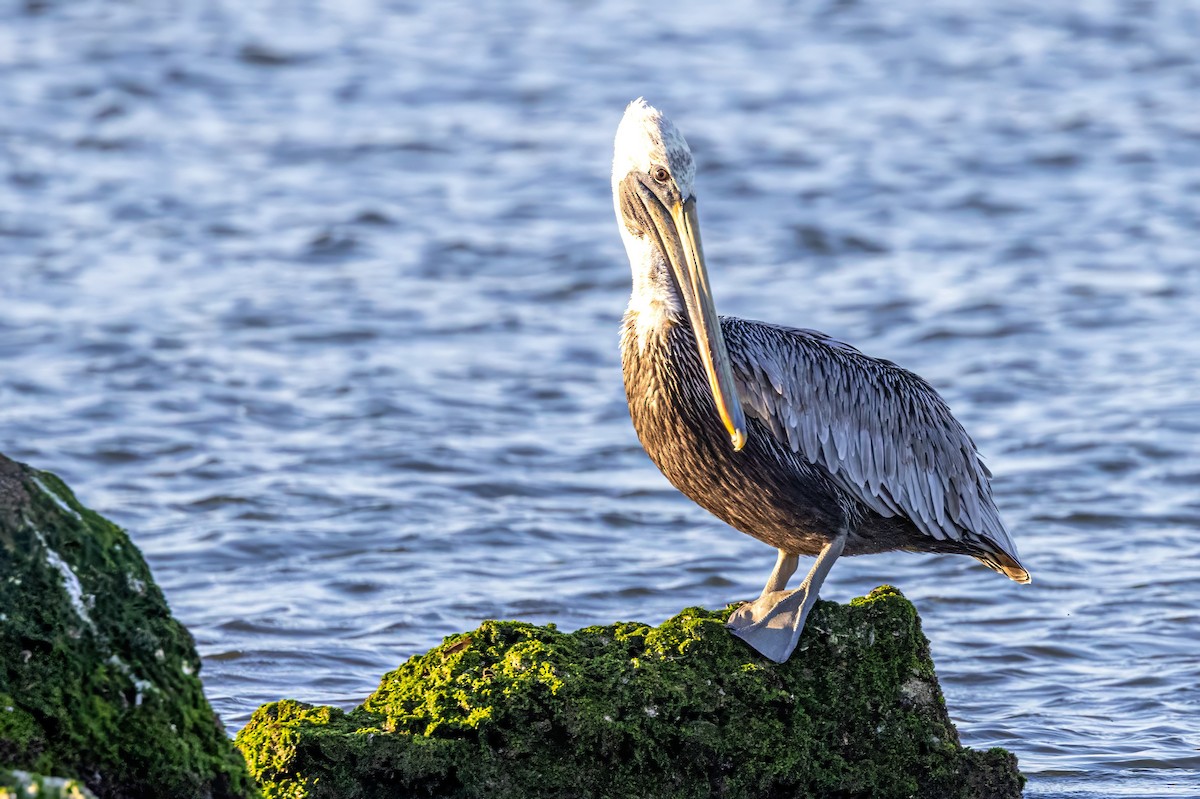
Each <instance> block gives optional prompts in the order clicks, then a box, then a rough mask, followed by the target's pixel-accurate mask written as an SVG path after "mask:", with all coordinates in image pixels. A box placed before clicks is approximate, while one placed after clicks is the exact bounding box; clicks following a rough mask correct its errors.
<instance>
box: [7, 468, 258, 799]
mask: <svg viewBox="0 0 1200 799" xmlns="http://www.w3.org/2000/svg"><path fill="white" fill-rule="evenodd" d="M199 671H200V658H199V657H198V656H197V654H196V648H195V644H194V642H193V641H192V637H191V635H190V634H188V631H187V630H186V629H184V627H183V625H181V624H180V623H179V622H177V621H175V619H173V618H172V617H171V613H170V610H169V608H168V607H167V603H166V600H165V599H164V598H163V595H162V592H161V591H160V590H159V589H158V586H156V585H155V584H154V580H153V579H152V578H151V576H150V570H149V568H148V567H147V566H146V562H145V561H144V560H143V559H142V556H141V553H140V552H138V550H137V548H136V547H134V546H133V544H132V543H131V542H130V540H129V537H128V536H127V535H126V534H125V532H124V531H123V530H121V529H120V528H119V527H117V526H116V525H114V524H113V523H112V522H110V521H108V520H107V519H104V518H102V517H101V516H99V515H97V514H95V513H93V512H92V511H90V510H88V509H87V508H85V507H83V506H82V505H80V504H79V502H78V500H76V499H75V497H74V495H72V493H71V491H70V490H69V489H68V488H67V487H66V486H65V485H63V483H62V482H61V481H60V480H59V479H58V478H57V477H55V476H54V475H52V474H50V473H49V472H41V471H38V470H36V469H31V468H30V467H28V466H24V465H22V464H18V463H14V462H13V461H11V460H9V459H7V458H5V457H4V456H2V455H0V772H3V771H4V770H6V769H17V770H25V771H30V772H36V773H38V774H45V775H58V776H70V777H76V778H78V779H80V780H81V781H82V782H83V783H84V784H85V785H86V786H87V787H88V788H89V789H90V790H91V791H93V792H94V793H95V794H96V796H98V797H100V799H116V798H117V797H120V798H121V799H125V798H126V797H129V798H130V799H133V798H134V797H170V798H171V799H191V798H192V797H194V798H195V799H226V798H228V799H234V797H247V796H256V795H257V790H256V789H255V787H254V785H253V782H252V781H251V780H250V779H249V777H248V775H247V773H246V769H245V763H244V762H243V761H242V758H241V756H240V755H239V754H238V753H237V751H236V750H234V748H233V747H232V745H231V743H230V741H229V739H228V738H227V737H226V735H225V732H224V730H223V729H222V726H221V724H220V722H219V721H218V720H217V717H216V716H215V715H214V714H213V711H212V708H211V707H209V704H208V701H207V700H206V699H205V698H204V693H203V692H202V690H201V687H200V680H199V678H198V677H197V674H198V672H199Z"/></svg>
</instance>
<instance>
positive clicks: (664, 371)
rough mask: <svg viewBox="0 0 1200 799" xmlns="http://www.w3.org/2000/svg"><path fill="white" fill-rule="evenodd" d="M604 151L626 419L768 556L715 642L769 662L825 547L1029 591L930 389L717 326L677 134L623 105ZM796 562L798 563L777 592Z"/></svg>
mask: <svg viewBox="0 0 1200 799" xmlns="http://www.w3.org/2000/svg"><path fill="white" fill-rule="evenodd" d="M614 151H615V152H614V157H613V172H612V187H613V201H614V204H615V206H616V211H617V220H618V222H619V227H620V230H621V238H622V240H623V241H624V242H625V249H626V251H627V252H628V254H629V261H630V265H631V266H632V268H633V293H632V295H631V297H630V299H629V308H628V310H627V311H626V312H625V318H624V322H623V325H622V328H621V361H622V366H623V371H624V375H625V393H626V396H627V398H628V400H629V413H630V416H631V417H632V418H633V426H634V428H635V429H636V430H637V434H638V438H639V439H641V442H642V446H643V447H645V449H646V452H647V453H648V454H649V455H650V458H651V460H653V461H654V463H655V464H656V465H657V466H658V468H659V469H661V470H662V472H663V474H664V475H666V477H667V479H668V480H670V481H671V483H672V484H673V485H674V486H675V487H676V488H678V489H679V490H680V491H682V492H683V493H684V494H686V495H687V496H689V497H691V498H692V499H693V500H694V501H695V502H697V503H698V504H699V505H700V506H701V507H703V508H706V509H707V510H709V511H710V512H712V513H713V514H715V515H716V516H717V517H718V518H720V519H721V520H722V521H724V522H726V523H727V524H729V525H731V526H733V527H735V528H737V529H738V530H741V531H742V532H744V533H748V534H749V535H752V536H754V537H755V538H757V539H759V540H761V541H764V542H766V543H767V544H770V545H771V546H773V547H775V548H776V549H777V550H778V551H779V552H778V558H777V560H776V562H775V568H774V570H773V571H772V572H771V576H770V578H769V579H768V580H767V584H766V587H764V588H763V590H762V594H761V595H760V596H759V598H758V599H756V600H755V601H753V602H749V603H746V604H744V605H742V606H741V607H740V608H738V609H737V610H736V611H734V613H733V614H732V615H731V616H730V618H729V622H728V626H729V627H730V629H731V630H732V631H733V633H734V634H735V635H737V636H738V637H740V638H742V639H743V640H745V641H746V642H747V643H749V644H750V645H751V646H752V647H754V648H755V649H756V650H758V651H759V652H760V653H762V654H763V655H766V656H767V657H769V658H771V659H772V660H775V661H777V662H780V663H782V662H784V661H785V660H787V658H788V656H789V655H791V653H792V651H793V650H794V649H795V648H796V643H797V641H798V640H799V637H800V631H801V630H802V629H803V628H804V620H805V619H806V618H807V616H808V612H809V610H810V609H811V608H812V606H813V603H814V602H815V601H816V598H817V592H818V590H820V587H821V583H822V582H823V581H824V579H825V577H826V575H827V574H828V573H829V568H830V567H831V566H832V565H833V562H834V561H835V560H836V559H837V558H838V557H840V556H841V555H866V554H871V553H876V552H887V551H890V550H895V549H899V550H909V551H921V552H955V553H960V554H964V555H971V556H972V557H975V558H977V559H978V560H980V561H982V562H983V563H984V564H985V565H987V566H988V567H990V568H992V569H994V570H996V571H998V572H1001V573H1003V574H1005V575H1007V576H1008V577H1010V578H1012V579H1013V580H1015V581H1016V582H1019V583H1027V582H1029V574H1028V572H1026V571H1025V569H1024V568H1022V567H1021V564H1020V562H1019V561H1018V560H1017V548H1016V545H1015V544H1014V543H1013V540H1012V538H1010V537H1009V535H1008V533H1007V532H1006V531H1005V529H1004V525H1003V524H1002V523H1001V522H1000V516H999V514H998V512H997V510H996V505H995V503H994V502H993V501H992V491H991V484H990V482H989V478H990V477H991V473H990V472H989V471H988V469H987V467H986V466H984V464H983V462H982V461H981V460H980V458H979V454H978V452H977V451H976V449H975V443H974V442H973V441H972V440H971V437H970V436H968V435H967V433H966V431H965V430H963V428H962V425H960V424H959V423H958V421H957V420H956V419H955V418H954V417H953V416H952V415H951V414H950V409H949V408H947V407H946V403H945V402H944V401H943V400H942V398H941V397H940V396H938V394H937V392H936V391H934V389H933V388H932V387H931V386H930V385H929V384H928V383H926V382H925V381H924V380H922V379H921V378H920V377H918V376H917V375H915V374H913V373H912V372H909V371H906V370H905V369H902V368H900V367H899V366H897V365H895V364H894V363H891V362H890V361H884V360H880V359H878V358H872V357H870V356H869V355H864V354H863V353H861V352H859V351H858V350H857V349H855V348H854V347H852V346H850V345H849V344H844V343H842V342H841V341H838V340H836V339H833V338H831V337H829V336H827V335H825V334H823V333H818V332H816V331H814V330H802V329H797V328H793V327H783V326H781V325H772V324H767V323H765V322H754V321H750V320H746V319H736V318H733V317H728V316H726V317H718V316H717V312H716V309H715V308H714V306H713V300H712V294H711V292H710V290H709V286H708V275H707V272H706V270H705V264H704V252H703V250H702V249H701V247H700V228H699V225H698V221H697V216H696V195H695V191H694V189H693V180H694V178H695V173H696V170H695V166H694V164H693V162H692V154H691V151H690V150H689V149H688V146H687V142H686V141H684V139H683V136H682V135H681V134H680V132H679V130H678V129H677V128H676V127H675V126H674V125H673V124H671V122H670V120H668V119H667V118H666V117H665V116H663V114H662V113H661V112H659V111H658V110H657V109H655V108H652V107H651V106H650V105H648V104H647V103H646V102H645V101H644V100H642V99H640V98H639V99H638V100H635V101H634V102H632V103H630V104H629V107H628V108H627V109H626V111H625V116H624V118H623V119H622V120H621V124H620V127H619V128H618V129H617V137H616V143H615V147H614ZM800 555H816V556H817V560H816V563H815V564H813V567H812V570H811V571H810V572H809V573H808V576H807V577H805V578H804V581H803V582H802V583H801V584H800V586H799V588H797V589H795V590H794V591H786V590H784V589H785V587H786V585H787V582H788V579H789V578H790V577H791V576H792V574H793V573H794V572H795V571H796V566H797V563H798V556H800Z"/></svg>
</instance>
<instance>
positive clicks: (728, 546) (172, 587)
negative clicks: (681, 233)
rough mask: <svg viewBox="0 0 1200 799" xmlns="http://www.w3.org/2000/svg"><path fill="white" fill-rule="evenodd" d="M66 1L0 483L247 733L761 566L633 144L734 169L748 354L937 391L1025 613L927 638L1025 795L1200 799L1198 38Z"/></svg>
mask: <svg viewBox="0 0 1200 799" xmlns="http://www.w3.org/2000/svg"><path fill="white" fill-rule="evenodd" d="M164 5H165V4H161V3H153V2H136V1H135V0H129V1H128V2H87V1H86V0H72V2H54V1H53V0H26V2H24V3H23V4H22V3H13V4H9V5H6V6H5V8H4V10H3V12H2V14H3V17H2V19H0V451H3V452H5V453H6V454H8V455H10V456H12V457H14V458H17V459H20V460H23V461H27V462H29V463H32V464H35V465H37V466H40V467H42V468H48V469H51V470H54V471H56V472H58V473H59V474H61V475H62V476H63V477H64V478H65V479H66V480H67V481H68V482H69V483H70V484H71V485H72V486H73V487H74V488H75V490H76V491H77V492H78V494H79V495H80V497H81V498H82V499H83V500H84V501H85V502H86V503H87V504H89V505H90V506H92V507H94V508H96V509H97V510H100V511H101V512H103V513H105V514H107V515H108V516H110V517H111V518H113V519H115V520H117V521H119V522H120V523H121V524H123V525H125V526H127V527H128V528H129V529H130V531H131V533H132V534H133V536H134V539H135V541H136V542H137V543H138V544H139V545H140V546H141V548H142V549H143V551H144V552H145V553H146V556H147V557H148V559H149V560H150V562H151V565H152V567H153V569H154V572H155V575H156V577H157V578H158V580H159V582H160V583H161V585H162V586H163V588H164V590H165V591H166V593H167V595H168V597H169V599H170V601H171V603H172V606H173V608H174V610H175V612H176V614H177V615H178V616H179V617H180V618H181V619H182V620H183V621H184V622H185V623H186V624H187V625H188V626H189V628H190V629H191V630H192V631H193V633H194V634H195V636H196V638H197V642H198V644H199V647H200V650H201V653H202V654H203V656H204V660H205V666H204V673H203V677H204V681H205V686H206V689H207V691H208V694H209V697H210V698H211V700H212V701H213V704H214V706H215V707H216V708H217V710H218V712H219V713H220V714H221V716H222V718H223V719H224V721H225V722H226V724H227V725H228V726H229V727H230V729H231V730H233V729H237V728H238V727H240V726H241V725H242V724H244V723H245V721H246V719H247V718H248V717H249V715H250V713H251V712H252V711H253V710H254V708H255V707H257V706H258V705H259V704H260V703H262V702H266V701H269V700H273V699H278V698H281V697H285V696H286V697H295V698H299V699H304V700H308V701H315V702H332V703H337V704H340V705H343V706H346V707H349V706H352V705H354V704H356V703H357V702H359V701H361V699H362V698H363V697H364V696H365V695H366V694H367V693H369V692H370V691H371V690H372V689H373V688H374V687H375V685H376V683H377V681H378V679H379V677H380V676H381V675H382V673H383V672H384V671H386V670H388V669H390V668H392V667H394V666H395V665H396V664H398V663H399V662H401V661H403V660H404V659H405V658H407V657H408V656H410V655H412V654H414V653H418V652H421V651H424V650H425V649H427V648H428V647H430V646H432V645H433V644H436V643H437V642H438V641H439V640H440V638H441V637H442V636H443V635H445V634H448V633H451V632H455V631H459V630H463V629H468V628H471V627H473V626H475V625H476V624H477V623H478V622H479V621H480V620H481V619H483V618H487V617H506V618H507V617H516V618H522V619H527V620H530V621H534V622H539V623H541V622H550V621H552V622H555V623H557V624H558V625H560V626H561V627H563V628H565V629H573V628H577V627H580V626H584V625H587V624H593V623H607V622H611V621H613V620H616V619H641V620H645V621H650V622H657V621H659V620H661V619H663V618H665V617H667V616H669V615H671V614H673V613H674V612H675V611H677V610H679V609H681V608H683V607H685V606H687V605H692V604H704V605H708V606H710V607H716V606H721V605H723V604H725V603H727V602H729V601H731V600H734V599H739V598H743V599H744V598H748V597H750V596H752V595H754V594H756V593H757V591H758V590H759V589H760V588H761V585H762V582H763V580H764V579H765V577H766V574H767V572H768V571H769V570H770V567H771V565H772V563H773V558H774V555H773V553H772V552H771V551H770V550H769V549H768V548H767V547H766V546H765V545H762V544H760V543H758V542H756V541H754V540H752V539H750V538H748V537H745V536H742V535H740V534H738V533H736V532H733V531H731V530H729V529H728V528H725V527H724V526H722V525H721V524H720V523H719V522H717V521H716V520H714V519H713V518H711V517H709V516H707V515H706V514H705V513H704V512H703V511H701V510H700V509H699V508H697V507H695V506H694V505H692V504H691V503H690V502H689V501H687V500H686V499H684V498H682V497H681V496H679V495H678V494H676V493H675V492H674V491H673V490H672V489H671V488H670V486H669V485H668V484H667V483H666V482H665V480H664V479H663V478H662V477H661V476H660V475H659V474H658V473H657V471H656V470H655V469H654V467H653V466H652V465H651V464H650V463H649V461H648V460H647V459H646V457H645V455H644V454H643V453H642V451H641V449H640V447H639V445H638V443H637V440H636V438H635V436H634V434H633V431H632V428H631V426H630V424H629V420H628V416H627V413H626V410H625V405H624V395H623V391H622V388H621V379H620V370H619V365H618V352H617V332H616V331H617V325H618V320H619V318H620V314H621V312H622V310H623V307H624V304H625V301H626V297H627V294H628V291H629V271H628V266H627V264H626V263H625V260H624V253H623V250H622V248H621V246H620V242H619V239H618V237H617V233H616V225H615V222H614V220H613V216H612V206H611V199H610V197H609V184H608V169H609V159H610V155H611V141H612V135H613V133H614V131H615V128H616V124H617V122H618V120H619V119H620V116H621V112H622V110H623V108H624V105H625V104H626V103H627V102H628V101H629V100H631V99H633V98H634V97H637V96H639V95H645V96H646V97H647V98H648V99H649V100H650V101H651V102H652V103H654V104H656V105H658V106H659V107H661V108H663V109H664V110H666V111H667V112H668V113H669V114H670V115H671V116H672V117H673V119H674V120H675V121H676V122H677V123H678V124H679V126H680V127H681V128H682V129H683V130H684V132H685V133H686V135H687V136H688V139H689V141H690V143H691V145H692V148H693V150H694V151H695V153H696V157H697V159H698V162H699V165H700V172H699V175H698V178H697V184H698V191H699V197H700V209H701V222H702V226H703V231H704V243H705V249H706V251H707V254H708V260H709V267H710V272H711V276H712V282H713V287H714V292H715V295H716V298H717V301H718V308H719V309H720V310H721V312H723V313H727V314H735V315H740V316H748V317H753V318H760V319H765V320H770V321H776V322H781V323H788V324H794V325H798V326H805V327H815V328H819V329H823V330H825V331H827V332H829V333H831V334H833V335H836V336H839V337H841V338H844V339H846V340H848V341H851V342H853V343H855V344H856V345H858V346H859V347H861V348H862V349H864V350H866V351H867V352H870V353H872V354H875V355H879V356H882V357H887V358H890V359H893V360H895V361H898V362H899V363H901V364H903V365H905V366H907V367H909V368H911V369H913V370H915V371H917V372H919V373H921V374H922V375H924V376H925V377H926V378H928V379H929V380H930V381H932V382H933V383H934V384H935V385H936V386H937V387H938V389H939V390H940V391H941V392H942V393H943V395H944V396H945V397H946V398H947V400H948V401H949V403H950V405H951V407H952V408H953V409H954V410H955V412H956V414H957V415H958V416H959V418H960V419H961V420H962V421H963V422H964V424H965V425H966V426H967V428H968V429H969V430H970V431H971V433H972V434H973V436H974V437H975V440H976V441H977V442H978V444H979V447H980V449H981V450H982V452H983V453H984V454H985V456H986V457H987V460H988V463H989V464H990V466H991V468H992V470H993V471H994V472H995V474H996V480H995V484H994V485H995V492H996V496H997V501H998V504H999V506H1000V508H1001V511H1002V514H1003V516H1004V518H1005V519H1006V520H1007V522H1008V525H1009V527H1010V529H1011V530H1012V531H1013V534H1014V537H1015V538H1016V540H1017V542H1018V544H1019V546H1020V549H1021V554H1022V558H1023V560H1024V562H1025V564H1026V566H1028V567H1029V569H1030V571H1031V572H1032V573H1033V577H1034V582H1033V584H1032V585H1030V586H1017V585H1015V584H1011V583H1008V582H1007V581H1005V580H1004V579H1003V578H1001V577H999V576H998V575H995V574H993V573H991V572H989V571H987V570H986V569H984V568H983V567H981V566H979V565H978V564H976V563H975V562H974V561H971V560H970V559H966V558H961V557H936V556H915V555H904V554H892V555H881V556H875V557H870V558H860V559H849V560H844V561H841V562H839V563H838V564H837V566H836V567H835V568H834V570H833V572H832V575H831V576H830V578H829V580H828V582H827V583H826V587H825V589H824V591H823V595H824V596H826V597H827V598H831V599H840V600H846V599H848V598H850V597H852V596H856V595H859V594H862V593H865V592H866V591H868V590H869V589H870V588H872V587H873V586H875V585H876V584H879V583H882V582H888V583H892V584H895V585H897V586H898V587H900V588H901V589H902V590H903V591H904V592H905V593H906V594H907V595H908V596H909V597H910V598H912V599H913V600H914V601H915V602H916V603H917V605H918V607H919V608H920V611H921V613H922V616H923V619H924V622H925V631H926V633H927V635H928V636H929V638H930V640H931V641H932V645H933V651H934V656H935V659H936V661H937V665H938V671H939V674H940V675H941V677H942V682H943V687H944V688H945V691H946V695H947V702H948V705H949V707H950V708H951V713H952V716H953V717H954V718H955V720H956V722H957V724H958V727H959V730H960V732H961V734H962V738H963V741H964V742H965V743H967V744H968V745H971V746H977V747H987V746H993V745H1000V746H1004V747H1007V748H1009V749H1011V750H1013V751H1014V752H1016V753H1017V755H1018V756H1019V757H1020V759H1021V766H1022V769H1023V770H1024V771H1025V772H1026V773H1027V774H1028V775H1029V777H1030V783H1029V788H1028V792H1027V793H1028V795H1029V796H1031V797H1109V796H1121V797H1134V796H1139V797H1141V796H1146V797H1174V796H1196V795H1200V723H1198V717H1200V688H1198V687H1197V679H1196V678H1197V672H1198V664H1200V657H1198V656H1200V643H1198V639H1200V635H1198V634H1197V627H1198V622H1200V570H1198V568H1197V563H1198V562H1200V560H1198V558H1200V499H1198V489H1200V457H1198V456H1197V452H1200V399H1198V398H1200V379H1198V377H1197V375H1198V374H1200V101H1198V99H1197V98H1198V97H1200V9H1198V8H1197V7H1196V6H1195V5H1194V4H1186V3H1155V2H1078V3H1070V4H1066V3H1063V4H1055V3H1046V2H1006V3H988V4H980V3H973V2H966V0H963V2H951V1H949V0H932V1H930V0H923V1H922V2H915V0H914V1H912V2H910V1H909V0H891V1H890V2H882V0H857V1H855V0H847V1H844V2H813V3H771V2H751V3H745V4H739V5H738V6H737V7H736V8H734V7H733V5H732V4H724V3H717V2H703V3H694V4H688V7H687V9H686V10H683V9H682V8H680V7H677V6H676V5H675V4H662V5H661V6H645V5H644V4H641V3H636V2H584V1H583V0H577V1H576V2H563V3H553V4H551V3H538V2H533V0H516V1H515V2H508V3H504V4H493V5H491V6H486V5H484V4H467V3H464V4H456V3H448V2H441V3H424V4H420V3H416V2H403V1H402V0H395V1H394V2H382V1H381V2H368V1H367V0H350V1H349V2H347V1H345V0H342V1H340V2H334V0H329V2H315V1H312V0H310V1H309V2H282V0H281V1H280V2H274V3H241V2H238V3H235V2H217V1H216V0H208V1H206V2H190V3H189V2H185V3H180V4H173V5H172V7H171V10H169V11H168V10H165V9H164Z"/></svg>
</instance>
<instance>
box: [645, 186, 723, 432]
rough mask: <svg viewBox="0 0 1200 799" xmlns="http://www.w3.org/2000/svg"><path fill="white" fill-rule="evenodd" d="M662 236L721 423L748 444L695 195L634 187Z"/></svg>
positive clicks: (661, 240)
mask: <svg viewBox="0 0 1200 799" xmlns="http://www.w3.org/2000/svg"><path fill="white" fill-rule="evenodd" d="M636 190H637V192H638V194H639V195H640V196H641V198H642V202H643V204H644V205H645V207H646V210H647V211H648V212H649V215H650V218H651V220H653V222H654V227H655V229H656V232H657V233H658V235H659V239H660V242H661V244H662V245H663V246H662V248H663V252H664V253H665V254H666V256H667V260H668V261H670V263H671V269H672V271H673V272H674V273H675V281H676V283H677V284H678V286H679V292H680V294H682V295H683V301H684V304H685V305H686V306H687V313H688V317H689V318H690V319H691V322H692V328H693V330H694V331H695V333H696V348H697V349H698V350H699V352H700V361H701V363H703V364H704V371H705V372H707V373H708V385H709V388H710V389H711V390H712V395H713V401H714V402H715V403H716V406H717V413H718V414H720V416H721V422H722V423H723V424H724V425H725V429H726V430H727V431H728V432H729V437H730V439H731V440H732V442H733V448H734V449H735V450H740V449H741V448H742V447H744V446H746V415H745V413H743V411H742V403H741V401H740V400H739V398H738V394H737V389H736V388H735V387H734V383H733V368H732V367H731V366H730V363H729V351H728V350H727V349H726V348H725V338H724V337H723V336H722V335H721V321H720V319H718V318H717V309H716V306H714V305H713V298H712V289H711V288H709V285H708V270H707V269H706V268H705V265H704V249H703V248H702V247H701V246H700V223H699V220H698V218H697V216H696V200H695V199H694V198H692V199H688V200H687V201H686V202H678V201H676V202H674V203H672V204H671V207H670V208H665V207H664V206H663V203H662V202H661V201H660V200H659V199H658V198H657V197H656V196H655V195H654V193H653V192H652V191H650V190H649V188H648V187H647V186H645V185H643V184H640V181H639V185H637V186H636Z"/></svg>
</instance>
